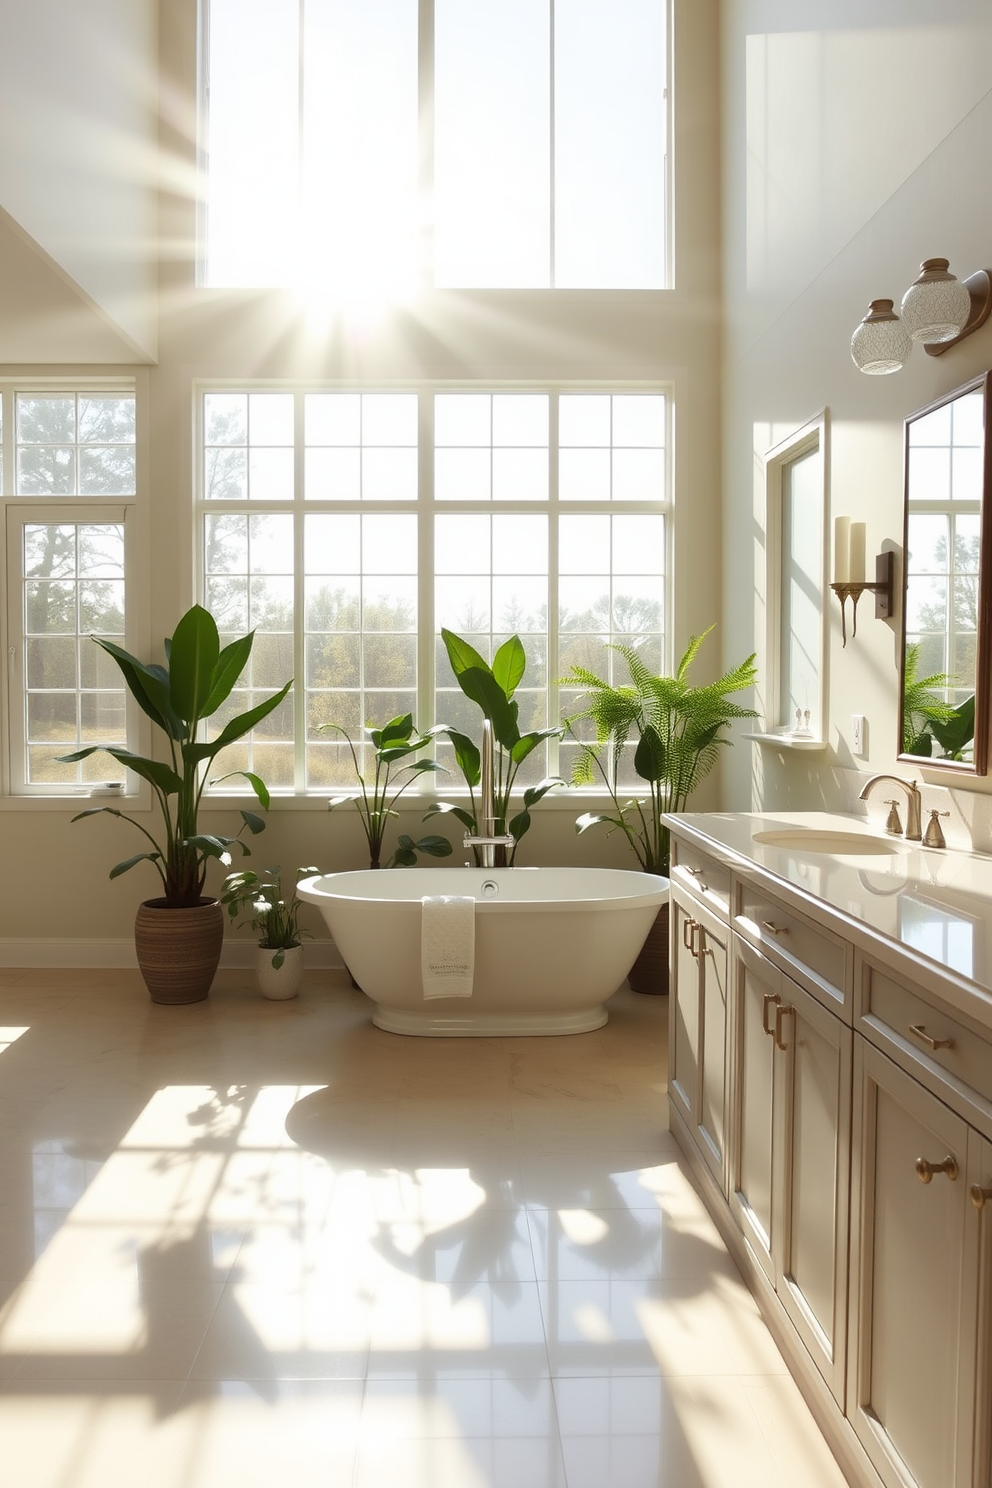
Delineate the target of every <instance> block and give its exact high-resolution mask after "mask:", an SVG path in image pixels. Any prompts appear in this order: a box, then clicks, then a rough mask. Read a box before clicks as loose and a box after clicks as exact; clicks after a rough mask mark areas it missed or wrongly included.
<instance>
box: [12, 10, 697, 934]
mask: <svg viewBox="0 0 992 1488" xmlns="http://www.w3.org/2000/svg"><path fill="white" fill-rule="evenodd" d="M675 8H676V26H677V45H678V51H677V58H678V61H677V71H676V77H675V111H676V122H675V153H676V159H677V161H678V170H677V173H676V182H675V196H676V222H677V236H676V243H675V263H676V282H675V287H674V289H673V290H672V291H671V292H668V293H666V294H663V295H637V294H614V295H610V296H609V297H608V299H606V300H603V299H599V300H598V299H597V297H596V296H593V295H584V294H580V293H574V294H573V293H564V292H562V293H558V294H556V295H554V296H553V297H548V296H542V295H539V294H521V295H513V294H496V293H490V294H468V293H460V294H441V293H431V294H427V295H424V296H423V297H422V298H421V299H420V300H419V301H418V303H417V304H416V305H415V306H414V307H412V308H411V309H409V310H407V311H405V312H403V313H397V314H394V315H393V316H391V317H389V318H388V319H386V320H384V321H383V322H382V323H381V324H379V325H377V326H375V325H373V326H368V327H366V328H365V329H364V330H362V331H361V332H358V331H354V330H353V331H351V332H349V331H346V330H345V329H343V328H342V327H341V326H340V325H338V326H336V327H335V328H333V329H332V330H331V331H330V333H326V332H325V333H321V334H315V333H313V332H312V331H311V330H309V329H308V327H307V325H306V323H305V321H304V319H303V317H302V316H301V314H300V312H299V310H298V308H297V307H296V306H295V305H294V304H293V303H292V301H291V300H290V299H289V298H288V297H287V296H284V295H270V294H257V295H240V294H238V295H233V294H227V295H225V294H218V293H216V292H213V293H209V292H206V291H202V290H196V289H195V288H194V283H193V260H192V256H191V254H192V246H193V242H194V227H195V221H194V214H193V207H192V202H191V200H190V198H189V197H188V195H186V194H184V193H183V191H182V190H181V189H177V190H176V191H175V192H174V193H172V194H171V195H169V196H167V197H166V198H165V200H164V203H163V218H162V225H163V242H164V243H166V244H168V245H169V252H168V254H166V253H164V252H163V259H162V265H161V284H160V292H161V306H162V317H161V324H160V340H159V360H158V363H157V365H156V366H154V367H152V368H150V369H149V370H148V373H147V406H146V410H145V414H146V418H147V425H146V428H145V432H144V434H143V435H142V436H140V438H141V445H142V449H143V452H144V453H145V454H146V456H147V479H148V486H147V491H148V495H149V503H148V510H147V513H146V527H145V540H146V542H147V545H148V550H149V553H150V555H151V556H150V563H149V572H150V587H149V591H148V611H149V613H148V621H149V625H150V630H151V634H152V635H153V636H154V637H156V638H161V637H162V636H163V635H165V634H168V633H170V631H171V628H172V626H173V625H174V623H175V620H176V617H177V616H178V614H180V613H181V612H182V610H183V609H184V608H185V607H186V606H187V605H188V604H189V603H190V602H191V600H192V599H193V598H194V589H193V568H192V543H193V538H192V522H191V515H190V512H191V493H192V470H193V450H192V437H191V414H192V407H193V391H194V385H195V382H196V379H197V378H200V377H220V378H286V379H295V378H310V377H323V378H328V379H339V378H340V379H360V380H363V381H367V382H370V383H375V382H376V381H377V380H381V379H386V380H389V381H396V380H401V381H402V380H406V379H409V380H413V381H415V380H417V379H446V378H475V377H477V378H482V379H485V380H487V381H488V380H492V379H504V378H505V379H529V378H534V379H543V378H547V379H558V378H561V379H583V378H588V379H590V380H592V381H594V382H599V381H602V380H612V379H632V380H638V379H650V380H661V381H663V382H670V383H671V384H672V385H673V387H674V389H675V396H676V441H677V451H676V467H675V468H676V488H675V500H676V505H677V517H676V523H677V533H678V545H679V563H678V570H677V574H676V578H675V597H674V608H675V644H676V646H678V645H680V644H684V642H685V640H686V638H687V637H688V635H689V634H690V633H692V632H694V631H698V630H702V629H704V628H705V627H706V626H707V625H709V624H710V623H711V622H712V621H713V620H715V619H717V618H718V617H719V612H720V566H719V557H718V554H719V542H720V461H719V442H718V438H717V437H716V435H717V430H718V427H719V419H720V407H719V355H720V317H719V169H718V163H719V162H718V147H719V140H718V124H717V121H718V72H719V67H718V60H719V46H718V27H717V19H718V4H717V0H677V3H676V7H675ZM195 13H196V4H195V0H163V4H162V7H161V22H162V29H161V58H162V68H163V92H164V98H165V104H164V108H163V126H162V145H163V150H164V153H165V156H166V158H167V160H168V161H169V168H168V179H169V181H170V182H173V183H175V184H176V185H177V187H181V184H182V183H183V182H184V181H186V180H188V178H189V174H190V169H189V168H190V166H191V163H192V160H193V141H194V139H195V130H194V118H195V115H194V94H193V81H194V77H195ZM2 333H3V327H2V321H0V344H2ZM0 370H2V369H0ZM715 653H716V648H715V647H714V657H713V665H714V666H715V665H716V654H715ZM700 675H702V667H701V669H700ZM705 799H706V798H705V797H703V796H701V801H705ZM419 815H420V813H419V812H418V813H416V814H415V815H413V816H412V817H411V818H410V820H409V821H407V820H404V822H403V823H402V827H403V829H407V828H408V827H415V826H416V825H417V824H418V822H419ZM69 816H70V812H69V811H68V810H66V809H64V808H62V807H58V808H56V809H54V810H45V811H39V810H33V811H32V810H19V811H18V810H13V811H0V834H2V837H3V841H4V850H3V852H2V853H0V904H2V905H3V926H2V930H0V936H2V937H10V936H17V937H21V938H24V939H32V938H36V937H41V936H45V935H50V934H53V933H55V934H57V935H59V936H62V937H68V938H70V939H72V938H86V937H91V938H94V939H96V940H107V939H114V938H123V937H126V936H128V935H129V933H130V927H131V922H132V920H133V915H134V909H135V906H136V903H137V901H138V900H139V899H140V898H142V897H145V896H146V895H148V894H149V893H150V892H153V881H152V879H151V870H150V869H149V870H148V872H147V873H146V874H144V876H143V877H142V876H141V875H142V870H141V869H136V870H134V872H133V873H132V874H130V875H128V876H127V877H126V878H124V879H122V880H120V881H119V882H115V883H113V884H108V883H107V882H106V878H105V874H106V870H107V868H108V867H109V866H110V865H111V864H112V863H114V862H116V861H117V859H118V858H121V857H124V856H126V855H127V853H128V852H129V851H132V850H137V848H136V847H135V848H132V847H131V840H130V837H129V836H128V834H127V832H126V829H125V827H124V825H123V824H122V823H119V822H116V821H113V820H111V819H109V818H106V819H104V818H99V819H97V820H95V821H91V822H85V823H80V824H78V825H75V826H70V825H69ZM574 817H575V808H574V806H569V807H568V808H563V807H561V806H557V805H555V804H554V803H552V802H550V801H548V802H543V803H542V804H541V806H540V807H539V808H538V810H537V812H535V825H534V827H533V828H532V832H531V835H530V836H529V837H528V839H527V842H526V847H525V851H524V852H523V853H522V855H521V856H522V858H523V860H524V861H526V862H530V863H539V864H549V863H578V864H583V863H585V864H593V863H604V864H615V865H625V866H634V860H633V858H632V856H631V855H630V854H629V853H627V852H626V851H625V850H624V848H623V845H622V843H621V842H619V841H617V840H616V839H613V840H608V839H607V838H606V836H605V835H604V834H590V835H588V836H586V837H583V838H582V839H577V838H576V835H575V832H574V825H573V824H574ZM226 819H227V820H229V816H228V817H227V818H226ZM224 820H225V819H224V818H222V817H221V816H220V815H218V817H217V822H216V825H217V827H218V829H223V825H224ZM211 825H213V822H208V826H211ZM458 860H459V859H457V858H456V859H454V860H453V861H458ZM253 861H254V862H256V863H257V862H259V861H261V862H262V863H268V862H275V861H281V862H282V863H283V864H292V865H296V864H297V863H301V864H302V863H311V862H313V863H316V864H319V866H320V867H321V868H322V869H324V870H326V871H331V870H335V869H341V868H346V867H354V866H362V861H363V859H362V839H361V836H360V833H359V830H358V824H357V822H356V821H355V820H354V819H353V818H352V817H351V816H350V814H349V815H346V814H343V813H342V811H340V810H339V811H337V812H335V813H334V815H333V816H332V817H330V818H329V817H328V815H327V812H326V809H325V808H324V805H323V803H321V802H318V803H315V804H313V805H312V806H310V805H303V804H302V803H297V802H288V803H277V804H276V805H275V806H274V807H273V810H272V812H271V813H270V819H269V826H268V829H267V831H266V834H265V836H264V838H260V839H258V841H257V843H256V850H255V856H254V858H253ZM52 875H56V876H57V878H58V881H59V883H60V884H61V885H62V886H63V887H62V889H61V891H60V892H59V894H58V921H57V928H56V926H55V920H54V913H53V899H52V896H51V893H50V892H46V893H45V894H44V895H43V896H42V895H39V892H38V890H39V887H40V886H42V885H46V884H49V883H50V882H51V878H52ZM0 949H2V948H0Z"/></svg>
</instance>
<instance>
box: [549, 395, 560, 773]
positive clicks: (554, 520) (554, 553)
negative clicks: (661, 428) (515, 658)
mask: <svg viewBox="0 0 992 1488" xmlns="http://www.w3.org/2000/svg"><path fill="white" fill-rule="evenodd" d="M558 398H559V393H558V391H557V390H555V391H554V392H553V393H552V394H551V396H550V407H549V410H548V414H549V423H548V445H549V448H548V497H549V500H548V621H547V625H548V723H549V725H550V724H552V723H558V722H560V714H561V704H560V702H559V689H558V687H557V686H556V685H555V684H556V683H557V680H558V678H559V677H560V676H561V662H560V657H561V648H560V646H559V642H558V617H559V607H558V513H559V506H558ZM559 743H560V741H559V740H558V739H554V738H552V739H549V740H548V774H549V775H557V774H558V764H559V753H560V749H559Z"/></svg>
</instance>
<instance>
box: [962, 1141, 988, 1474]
mask: <svg viewBox="0 0 992 1488" xmlns="http://www.w3.org/2000/svg"><path fill="white" fill-rule="evenodd" d="M968 1141H969V1148H968V1198H969V1201H970V1203H971V1206H972V1209H973V1210H974V1215H973V1217H972V1221H971V1222H972V1226H973V1237H974V1250H975V1252H976V1264H977V1267H978V1326H977V1334H978V1339H977V1343H978V1348H977V1360H978V1367H977V1377H976V1381H975V1402H976V1421H975V1474H974V1481H975V1488H992V1142H986V1141H983V1140H982V1138H981V1137H980V1136H979V1135H978V1133H977V1132H974V1131H971V1132H969V1133H968Z"/></svg>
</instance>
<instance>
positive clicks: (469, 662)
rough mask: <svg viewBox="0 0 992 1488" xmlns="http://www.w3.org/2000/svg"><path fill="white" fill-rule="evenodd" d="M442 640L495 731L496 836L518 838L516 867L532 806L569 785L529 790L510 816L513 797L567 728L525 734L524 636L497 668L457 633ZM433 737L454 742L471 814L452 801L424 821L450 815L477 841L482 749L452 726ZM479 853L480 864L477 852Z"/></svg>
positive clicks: (504, 651)
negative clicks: (521, 700)
mask: <svg viewBox="0 0 992 1488" xmlns="http://www.w3.org/2000/svg"><path fill="white" fill-rule="evenodd" d="M441 639H442V640H443V641H444V646H445V650H446V651H447V653H448V660H449V661H450V663H451V670H452V671H453V672H454V675H455V680H456V682H457V683H458V686H459V687H460V688H461V690H462V692H463V693H464V694H465V696H466V697H467V698H469V699H470V700H471V701H472V702H473V703H475V704H476V705H477V706H478V707H479V708H480V709H481V710H482V715H483V717H484V718H488V720H489V722H490V725H491V727H492V733H493V741H494V745H495V747H494V750H493V797H494V802H493V804H494V811H493V816H494V823H493V832H494V835H496V836H499V837H503V836H509V837H512V838H513V843H514V845H513V850H512V853H511V854H510V863H511V864H512V863H513V860H514V859H515V857H516V854H517V847H518V846H519V843H520V839H521V837H523V836H524V834H525V833H526V832H527V831H528V830H529V828H530V824H531V816H530V812H531V807H532V806H536V805H537V803H538V801H540V800H541V798H542V797H543V796H545V795H547V793H548V791H549V790H551V789H552V788H553V787H554V786H556V785H564V783H565V782H564V781H563V780H559V779H558V778H557V777H553V778H552V777H549V778H547V779H545V780H542V781H541V782H540V784H539V785H532V786H528V787H527V788H526V789H525V790H524V792H523V796H522V804H521V809H520V810H519V811H518V812H516V814H515V815H512V816H511V814H510V813H511V810H512V807H511V798H512V795H513V790H514V787H515V785H516V780H517V775H518V772H519V770H520V766H521V765H522V764H523V762H524V760H525V759H527V758H528V757H529V756H530V755H531V754H533V752H534V750H535V749H536V748H537V747H538V745H539V744H541V743H543V741H544V740H545V739H551V738H561V736H562V734H563V733H564V728H563V727H562V726H561V725H555V726H553V727H552V728H543V729H532V730H531V731H530V732H528V733H524V734H522V733H521V732H520V722H519V719H520V709H519V704H518V703H517V701H516V699H515V698H514V696H513V694H514V693H515V692H516V690H517V688H518V687H519V686H520V683H521V681H522V679H523V675H524V671H525V669H526V665H527V658H526V655H525V653H524V648H523V644H522V643H521V640H520V637H519V636H511V637H510V639H509V640H507V641H504V642H503V644H502V645H501V646H500V647H499V649H498V650H497V652H496V655H495V656H494V657H493V662H492V666H490V665H489V663H488V662H487V661H486V660H485V658H484V657H482V656H480V655H479V653H478V651H476V649H475V647H474V646H471V645H469V643H468V641H466V640H463V639H462V637H461V636H457V635H455V634H454V632H453V631H450V630H442V631H441ZM430 733H431V734H445V735H446V736H447V737H448V739H450V741H451V744H452V747H453V749H454V752H455V760H456V762H457V764H458V768H459V769H460V770H461V772H462V775H463V776H464V779H465V784H466V785H467V786H468V794H469V809H468V810H467V811H466V810H465V808H464V807H463V806H458V805H455V804H453V803H451V802H447V801H435V802H434V803H433V805H432V806H430V808H429V809H428V811H427V816H426V817H425V818H424V819H425V820H427V817H431V816H435V815H437V814H439V813H446V814H450V815H452V816H454V817H455V818H456V819H457V820H458V821H460V822H461V823H462V825H463V826H464V827H466V828H467V829H468V831H469V833H470V834H471V835H472V836H474V837H477V836H479V829H480V828H481V826H482V822H481V820H480V817H479V812H480V809H481V802H480V801H478V800H477V799H476V787H477V786H478V785H479V781H480V778H481V774H482V760H481V755H480V752H479V747H478V745H477V744H475V743H474V741H473V740H472V739H470V738H469V737H468V735H467V734H463V733H461V732H460V731H459V730H458V729H453V728H450V727H449V726H448V725H447V724H443V723H439V724H436V725H435V726H434V728H432V729H431V730H430ZM505 851H506V850H505V848H497V849H496V861H497V864H499V863H501V862H502V861H504V859H505ZM475 854H476V860H478V850H477V849H476V850H475Z"/></svg>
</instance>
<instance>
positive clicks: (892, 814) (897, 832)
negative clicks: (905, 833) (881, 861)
mask: <svg viewBox="0 0 992 1488" xmlns="http://www.w3.org/2000/svg"><path fill="white" fill-rule="evenodd" d="M885 804H886V806H888V807H890V810H889V814H888V817H887V818H886V822H885V830H886V831H887V832H891V833H892V835H893V837H901V836H902V822H901V821H900V820H899V802H898V801H896V800H894V799H893V800H891V801H886V803H885Z"/></svg>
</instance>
